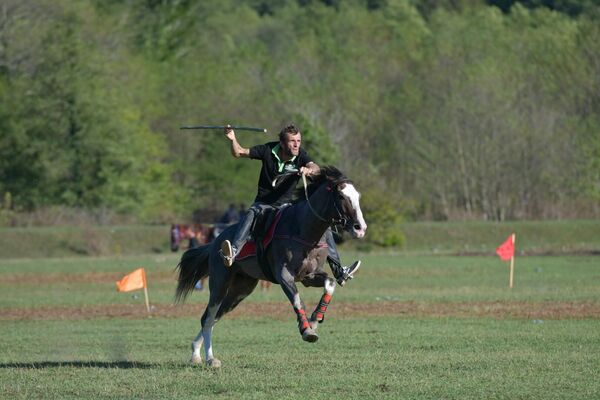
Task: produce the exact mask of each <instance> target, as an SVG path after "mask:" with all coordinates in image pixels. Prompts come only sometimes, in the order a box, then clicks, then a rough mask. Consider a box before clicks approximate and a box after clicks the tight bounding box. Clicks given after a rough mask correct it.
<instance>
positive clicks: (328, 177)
mask: <svg viewBox="0 0 600 400" xmlns="http://www.w3.org/2000/svg"><path fill="white" fill-rule="evenodd" d="M308 179H309V180H308V181H307V183H308V188H307V189H306V190H307V192H308V196H309V197H310V196H311V195H312V194H313V193H314V192H315V191H316V190H317V189H318V188H319V187H320V186H321V185H322V184H324V183H325V182H330V183H331V185H332V186H337V185H338V184H340V183H343V182H352V181H351V180H350V179H348V177H346V175H344V174H343V173H342V171H340V170H339V169H337V168H336V167H334V166H332V165H325V166H323V167H321V172H319V174H318V175H312V176H311V177H310V178H308ZM294 199H295V200H294V201H300V200H302V199H304V186H299V187H298V188H296V190H295V191H294Z"/></svg>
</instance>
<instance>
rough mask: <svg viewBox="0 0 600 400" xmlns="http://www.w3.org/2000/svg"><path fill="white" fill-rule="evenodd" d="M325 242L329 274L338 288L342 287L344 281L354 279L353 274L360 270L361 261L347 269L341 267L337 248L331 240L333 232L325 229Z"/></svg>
mask: <svg viewBox="0 0 600 400" xmlns="http://www.w3.org/2000/svg"><path fill="white" fill-rule="evenodd" d="M325 241H326V242H327V248H328V249H329V254H328V255H327V262H328V263H329V266H330V267H331V272H333V275H334V276H335V280H336V281H337V283H338V284H339V285H340V286H344V284H346V281H348V280H350V279H352V278H354V273H355V272H356V271H358V269H359V268H360V263H361V261H360V260H358V261H355V262H354V263H352V265H350V266H349V267H343V266H342V263H341V261H340V255H339V254H338V252H337V247H336V244H335V240H334V239H333V232H331V228H329V229H327V232H325Z"/></svg>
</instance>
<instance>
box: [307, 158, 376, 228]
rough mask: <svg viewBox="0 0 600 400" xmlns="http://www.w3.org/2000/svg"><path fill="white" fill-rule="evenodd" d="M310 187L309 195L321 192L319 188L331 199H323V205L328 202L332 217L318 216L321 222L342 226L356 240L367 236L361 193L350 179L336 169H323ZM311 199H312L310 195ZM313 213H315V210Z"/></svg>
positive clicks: (328, 167)
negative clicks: (361, 205) (361, 207)
mask: <svg viewBox="0 0 600 400" xmlns="http://www.w3.org/2000/svg"><path fill="white" fill-rule="evenodd" d="M310 186H311V187H310V188H309V190H308V192H309V193H311V194H312V193H315V194H316V192H319V190H317V189H318V188H324V190H325V193H327V197H329V200H325V199H322V201H323V203H325V202H327V204H328V212H329V213H330V215H328V216H320V215H317V216H318V217H319V218H320V219H321V220H323V221H326V222H329V223H331V224H338V225H342V226H343V228H344V230H345V231H347V232H349V233H350V234H351V235H352V236H353V237H354V238H362V237H363V236H365V231H366V230H367V224H366V222H365V219H364V217H363V214H362V210H361V209H360V193H359V192H358V190H356V188H355V187H354V184H353V183H352V181H351V180H350V179H348V178H347V177H346V176H344V174H342V173H341V172H340V171H339V170H338V169H337V168H335V167H330V166H327V167H321V173H320V174H319V175H318V176H316V177H315V179H314V182H313V184H312V185H310ZM309 197H311V196H310V194H309ZM311 198H312V197H311ZM331 199H333V201H331ZM309 206H310V202H309ZM313 212H315V211H314V210H313ZM327 218H329V219H327Z"/></svg>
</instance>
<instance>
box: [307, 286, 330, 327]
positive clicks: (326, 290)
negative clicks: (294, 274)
mask: <svg viewBox="0 0 600 400" xmlns="http://www.w3.org/2000/svg"><path fill="white" fill-rule="evenodd" d="M334 291H335V280H334V279H332V278H325V282H324V284H323V296H321V300H320V301H319V304H318V305H317V307H315V311H313V313H312V315H311V316H310V326H311V327H313V328H314V329H317V324H318V323H321V322H323V321H324V320H325V312H326V311H327V307H328V306H329V302H330V301H331V297H332V296H333V292H334Z"/></svg>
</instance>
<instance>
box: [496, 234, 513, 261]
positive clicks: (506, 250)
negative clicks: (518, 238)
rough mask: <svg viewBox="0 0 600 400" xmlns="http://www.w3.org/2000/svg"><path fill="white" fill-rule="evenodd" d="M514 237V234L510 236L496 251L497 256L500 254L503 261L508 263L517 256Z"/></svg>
mask: <svg viewBox="0 0 600 400" xmlns="http://www.w3.org/2000/svg"><path fill="white" fill-rule="evenodd" d="M513 237H514V234H513V235H510V236H509V237H508V239H506V240H505V241H504V243H502V244H501V245H500V246H498V248H497V249H496V254H498V256H500V258H501V259H502V260H503V261H508V260H510V259H511V258H513V256H514V255H515V243H514V242H513Z"/></svg>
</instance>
